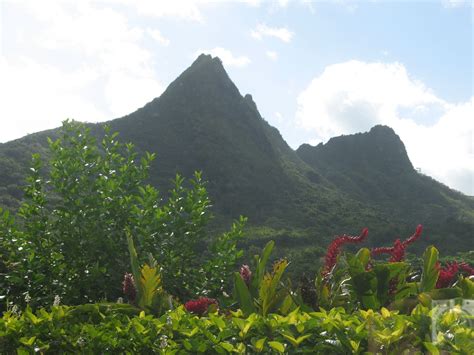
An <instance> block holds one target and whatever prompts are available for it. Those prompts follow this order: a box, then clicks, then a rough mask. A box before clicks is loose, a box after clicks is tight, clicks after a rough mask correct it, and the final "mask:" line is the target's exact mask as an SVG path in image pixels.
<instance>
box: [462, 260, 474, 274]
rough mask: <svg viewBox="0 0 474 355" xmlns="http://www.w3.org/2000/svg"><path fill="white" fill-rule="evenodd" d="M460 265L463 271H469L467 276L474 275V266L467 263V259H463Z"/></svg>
mask: <svg viewBox="0 0 474 355" xmlns="http://www.w3.org/2000/svg"><path fill="white" fill-rule="evenodd" d="M458 266H459V268H460V269H461V270H462V271H464V272H466V273H467V276H472V275H474V268H473V267H471V266H469V264H468V263H466V262H465V261H463V262H462V263H459V264H458Z"/></svg>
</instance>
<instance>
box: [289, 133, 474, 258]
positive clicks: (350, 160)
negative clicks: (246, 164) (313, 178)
mask: <svg viewBox="0 0 474 355" xmlns="http://www.w3.org/2000/svg"><path fill="white" fill-rule="evenodd" d="M296 152H297V154H298V156H299V157H300V158H301V159H302V160H303V161H305V162H306V163H307V164H308V165H310V166H311V167H313V168H314V169H317V170H318V171H319V172H320V173H321V175H323V177H325V178H326V179H327V180H330V181H332V182H333V183H334V184H335V185H336V186H337V187H338V189H339V190H341V191H343V192H345V193H346V194H348V195H349V196H350V197H352V198H353V199H356V200H358V201H361V202H362V201H366V202H367V203H370V204H371V205H375V206H377V209H378V210H379V212H380V213H383V214H385V215H390V216H391V217H392V219H393V220H403V221H405V222H408V223H410V224H412V225H414V224H416V223H422V224H425V225H428V226H431V229H434V228H436V233H435V234H436V238H435V240H436V239H437V240H438V241H439V242H442V243H443V239H445V238H446V239H449V240H451V241H455V240H457V239H458V238H459V236H458V235H456V234H462V235H463V236H465V237H461V238H460V240H459V241H457V242H458V243H459V245H468V246H469V248H471V249H472V243H473V240H472V234H473V233H474V198H471V197H468V196H465V195H463V194H461V193H460V192H457V191H454V190H452V189H450V188H449V187H447V186H445V185H443V184H441V183H439V182H437V181H436V180H434V179H432V178H430V177H428V176H426V175H423V174H421V173H419V172H417V171H416V170H415V169H414V168H413V165H412V164H411V162H410V159H409V158H408V155H407V152H406V149H405V146H404V145H403V142H402V141H401V140H400V138H399V137H398V136H397V135H396V133H395V132H394V131H393V129H391V128H390V127H387V126H380V125H379V126H375V127H373V128H372V129H371V130H370V131H369V132H366V133H358V134H354V135H348V136H340V137H335V138H331V139H330V140H329V141H328V142H327V143H326V144H319V145H317V146H315V147H313V146H310V145H308V144H303V145H301V146H300V147H299V148H298V149H297V151H296ZM432 240H433V239H432ZM443 244H444V243H443Z"/></svg>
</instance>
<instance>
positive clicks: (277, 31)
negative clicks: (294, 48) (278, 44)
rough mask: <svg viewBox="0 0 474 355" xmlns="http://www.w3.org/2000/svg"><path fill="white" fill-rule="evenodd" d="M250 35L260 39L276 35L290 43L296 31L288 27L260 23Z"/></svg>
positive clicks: (275, 36)
mask: <svg viewBox="0 0 474 355" xmlns="http://www.w3.org/2000/svg"><path fill="white" fill-rule="evenodd" d="M250 35H251V36H252V37H253V38H255V39H258V40H261V39H262V38H263V37H274V38H277V39H279V40H281V41H283V42H286V43H289V42H290V41H291V39H292V38H293V36H294V33H293V32H291V31H290V30H289V29H288V28H286V27H269V26H267V25H266V24H262V23H259V24H258V25H257V27H256V28H255V30H252V31H251V33H250Z"/></svg>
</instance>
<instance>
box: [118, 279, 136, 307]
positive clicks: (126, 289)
mask: <svg viewBox="0 0 474 355" xmlns="http://www.w3.org/2000/svg"><path fill="white" fill-rule="evenodd" d="M122 290H123V293H124V295H125V296H127V298H128V299H129V300H130V301H132V302H133V301H135V297H136V296H137V291H136V289H135V280H134V279H133V275H132V274H130V273H128V272H126V273H125V275H124V276H123V282H122Z"/></svg>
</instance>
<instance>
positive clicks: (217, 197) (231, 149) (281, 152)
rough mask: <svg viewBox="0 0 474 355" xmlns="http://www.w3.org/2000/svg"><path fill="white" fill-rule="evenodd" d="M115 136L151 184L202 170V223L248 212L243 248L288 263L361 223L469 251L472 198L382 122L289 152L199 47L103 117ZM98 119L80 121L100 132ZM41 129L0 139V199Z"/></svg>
mask: <svg viewBox="0 0 474 355" xmlns="http://www.w3.org/2000/svg"><path fill="white" fill-rule="evenodd" d="M107 124H108V125H110V126H111V128H112V130H114V131H118V132H120V136H119V137H120V139H121V140H122V141H131V142H133V143H134V144H135V145H136V147H137V148H138V150H139V151H150V152H156V153H157V159H156V161H155V162H154V165H153V166H152V171H151V176H150V182H151V183H152V184H154V185H156V186H157V187H158V188H159V189H160V190H161V191H162V192H165V191H166V190H167V189H168V187H170V182H169V180H170V179H171V178H172V177H174V175H175V174H176V173H177V172H179V173H180V174H182V175H184V176H186V177H189V176H191V175H192V173H193V172H194V171H195V170H202V171H203V176H204V178H205V179H206V180H207V181H208V190H209V194H210V197H211V199H212V201H213V202H214V214H215V215H216V219H215V223H214V225H213V228H220V227H221V226H223V225H224V224H228V223H229V222H230V220H231V219H233V218H237V217H238V216H239V215H240V214H243V215H246V216H248V217H249V230H248V231H249V233H248V234H249V239H248V240H247V242H246V243H245V245H246V247H248V248H250V249H252V248H253V247H255V246H261V245H262V244H263V243H264V242H265V241H266V240H269V239H275V240H276V242H277V245H278V246H279V250H280V253H281V254H285V253H286V254H288V255H289V256H290V258H291V259H292V260H293V261H294V264H293V265H294V267H295V268H298V267H299V268H302V269H303V268H305V269H308V270H309V269H312V268H314V267H315V266H316V265H317V263H318V258H320V256H321V255H322V253H323V252H324V250H323V247H324V246H325V245H326V242H327V240H328V239H329V238H331V237H332V236H333V235H334V234H337V233H357V232H358V231H359V230H360V229H361V228H362V227H364V226H367V227H369V228H370V231H371V232H370V239H369V240H370V242H371V243H373V244H387V243H389V242H388V241H390V242H391V241H392V240H393V238H394V237H395V236H396V235H400V236H405V235H408V234H409V233H411V232H412V231H413V229H414V227H415V226H416V225H417V224H418V223H423V224H425V226H426V230H427V234H429V235H427V238H426V240H422V241H421V242H420V245H419V248H422V247H423V246H424V245H426V244H428V243H433V242H435V241H437V242H439V241H442V242H443V243H444V244H446V247H447V249H446V251H447V252H454V251H457V250H466V248H468V249H474V241H473V240H472V228H473V225H474V224H473V221H474V218H473V215H474V204H473V200H472V199H470V198H468V197H466V196H464V195H462V194H460V193H456V192H454V191H452V190H450V189H448V188H447V187H445V186H443V185H441V184H439V183H437V182H436V181H434V180H432V179H430V178H428V177H426V176H422V175H420V174H418V173H417V172H416V171H414V169H413V167H412V166H411V163H410V162H409V159H408V157H407V155H406V151H405V149H404V147H403V143H402V142H401V141H400V140H399V138H398V137H397V136H396V135H395V134H394V133H393V131H392V130H391V129H389V128H385V127H375V128H374V129H373V130H372V131H371V132H370V133H367V134H359V135H354V136H347V137H338V138H334V139H332V140H331V141H330V142H328V143H327V144H326V145H324V146H322V145H321V146H318V147H311V146H308V145H303V146H302V147H300V148H299V149H298V151H297V152H295V151H293V150H292V149H291V148H290V147H289V146H288V145H287V143H286V142H285V141H284V139H283V138H282V137H281V135H280V133H279V132H278V130H277V129H275V128H273V127H271V126H270V125H269V124H268V123H267V122H266V121H265V120H264V119H263V118H262V117H261V116H260V114H259V112H258V110H257V106H256V105H255V103H254V102H253V100H252V97H251V96H250V95H245V96H242V95H241V94H240V92H239V90H238V89H237V87H236V86H235V85H234V84H233V83H232V81H231V79H230V78H229V77H228V75H227V73H226V72H225V69H224V68H223V66H222V63H221V61H220V60H219V59H218V58H212V57H210V56H206V55H201V56H200V57H199V58H197V60H196V61H195V62H194V63H193V64H192V65H191V66H190V67H189V68H188V69H187V70H185V71H184V72H183V73H182V74H181V75H180V76H179V77H178V78H177V79H176V80H175V81H174V82H173V83H171V84H170V85H169V87H168V88H167V89H166V91H165V92H164V93H163V94H162V95H161V96H160V97H159V98H156V99H154V100H153V101H151V102H150V103H148V104H147V105H145V106H144V107H143V108H141V109H139V110H137V111H136V112H134V113H132V114H130V115H127V116H125V117H122V118H120V119H115V120H112V121H109V122H108V123H107ZM102 125H103V124H95V125H91V128H92V130H93V132H95V134H97V135H100V134H101V133H100V132H101V129H100V128H101V126H102ZM55 134H56V131H55V130H52V131H45V132H40V133H37V134H34V135H30V136H27V137H24V138H22V139H19V140H16V141H12V142H8V143H5V144H1V145H0V167H1V168H0V171H1V173H0V206H7V207H10V208H15V207H16V206H17V201H18V199H19V198H20V197H21V193H20V190H19V184H20V182H21V181H22V177H23V176H24V175H25V173H26V171H27V166H28V161H29V159H30V156H31V153H32V152H34V151H40V152H41V153H45V152H46V150H45V147H46V137H47V136H53V137H54V135H55Z"/></svg>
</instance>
